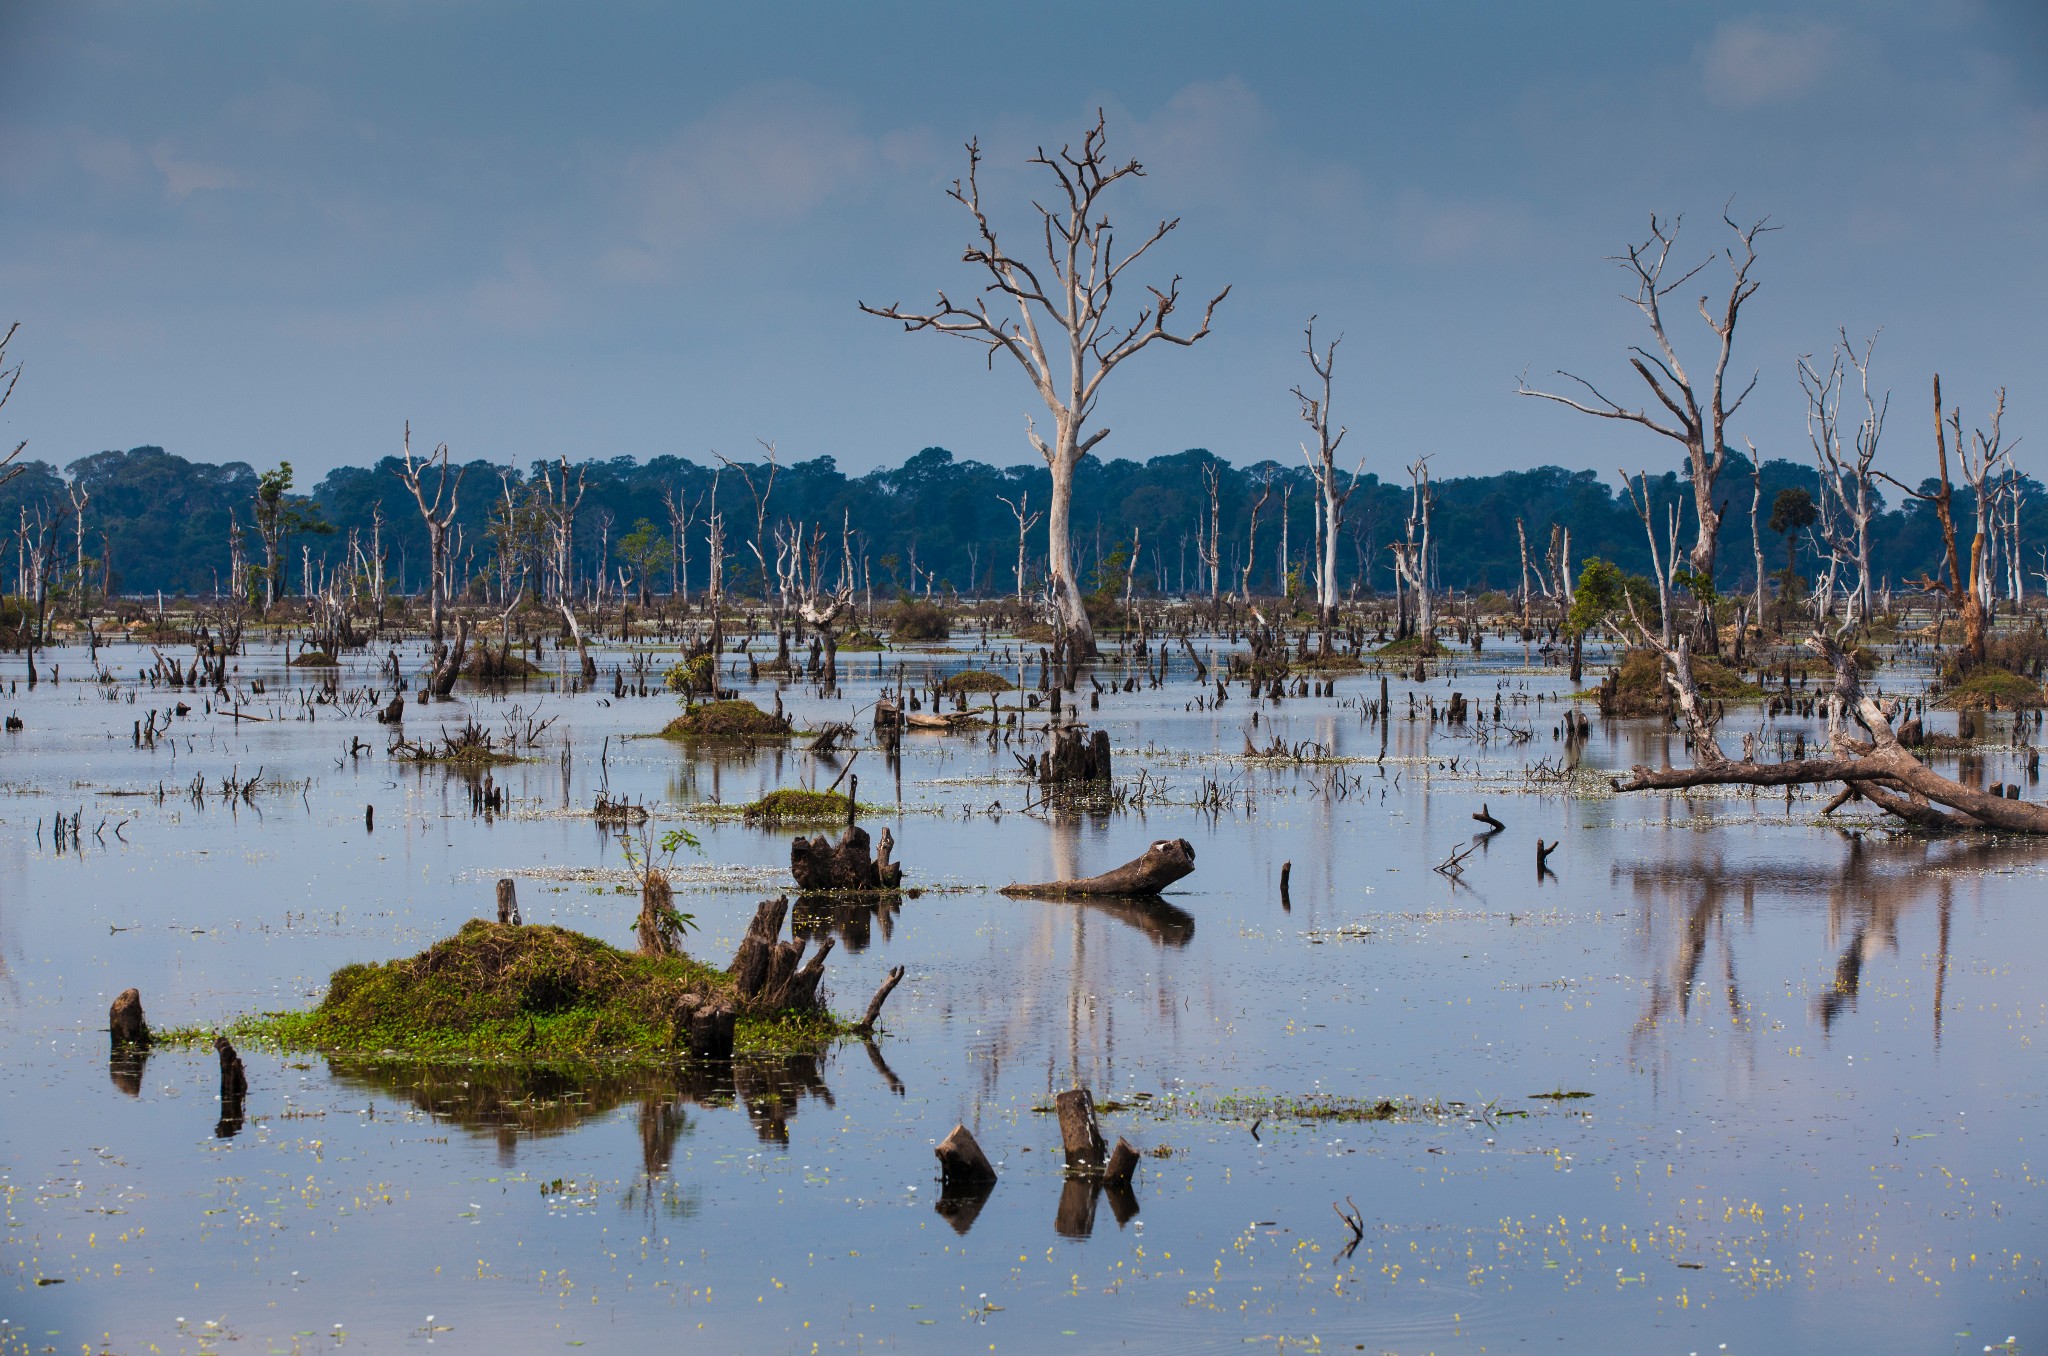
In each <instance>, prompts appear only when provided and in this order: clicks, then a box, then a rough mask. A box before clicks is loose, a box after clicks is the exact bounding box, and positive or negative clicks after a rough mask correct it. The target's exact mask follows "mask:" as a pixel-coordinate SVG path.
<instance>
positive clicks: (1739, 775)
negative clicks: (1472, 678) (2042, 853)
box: [1613, 633, 2048, 833]
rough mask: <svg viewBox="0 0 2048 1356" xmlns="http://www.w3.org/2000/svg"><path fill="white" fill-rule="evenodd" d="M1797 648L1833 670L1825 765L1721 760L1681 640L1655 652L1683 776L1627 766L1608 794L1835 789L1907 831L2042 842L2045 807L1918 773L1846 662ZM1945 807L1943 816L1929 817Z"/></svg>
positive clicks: (1885, 714) (1818, 645)
mask: <svg viewBox="0 0 2048 1356" xmlns="http://www.w3.org/2000/svg"><path fill="white" fill-rule="evenodd" d="M1807 644H1808V645H1810V646H1811V647H1812V648H1813V649H1814V650H1816V651H1817V652H1819V653H1820V654H1821V655H1822V656H1823V657H1824V658H1826V659H1827V661H1828V662H1829V664H1830V665H1831V666H1832V667H1833V668H1834V671H1835V683H1834V693H1833V696H1834V702H1833V703H1832V704H1831V705H1830V707H1829V709H1828V712H1827V714H1828V726H1829V736H1828V738H1829V744H1830V745H1831V746H1832V749H1833V752H1832V754H1831V755H1830V756H1825V757H1817V758H1794V759H1790V760H1787V761H1785V762H1781V763H1766V762H1761V761H1759V760H1758V759H1757V757H1756V756H1755V753H1754V752H1753V751H1746V752H1745V754H1744V756H1743V757H1742V758H1741V759H1731V758H1729V757H1728V756H1727V754H1726V753H1724V752H1723V751H1722V749H1721V745H1720V742H1719V740H1718V739H1717V738H1716V737H1715V734H1714V725H1715V722H1716V720H1717V719H1718V714H1717V712H1716V710H1715V708H1714V707H1713V706H1712V705H1711V704H1710V703H1707V702H1704V701H1703V700H1702V699H1701V697H1700V694H1699V686H1698V684H1697V683H1696V682H1694V680H1693V675H1692V663H1691V652H1690V642H1689V641H1688V640H1686V639H1683V638H1681V639H1680V640H1679V642H1678V644H1677V646H1676V648H1674V649H1670V650H1666V651H1665V662H1666V670H1665V679H1666V681H1667V682H1669V683H1670V685H1671V688H1672V692H1673V695H1674V697H1675V698H1676V699H1677V703H1678V707H1679V710H1680V711H1681V712H1682V713H1683V715H1684V716H1685V721H1686V728H1687V731H1688V733H1689V734H1690V737H1691V739H1690V742H1691V744H1692V747H1693V758H1694V763H1693V766H1691V767H1689V768H1668V767H1667V768H1647V767H1640V766H1639V767H1636V768H1635V769H1634V770H1633V771H1632V772H1631V773H1630V774H1629V776H1628V778H1627V779H1626V780H1624V779H1622V778H1618V777H1617V778H1615V779H1614V782H1613V785H1614V789H1615V790H1617V791H1676V790H1684V789H1685V788H1688V787H1694V786H1784V787H1792V786H1807V785H1816V784H1823V783H1827V782H1841V783H1843V784H1844V785H1845V786H1848V787H1850V788H1853V789H1854V790H1855V791H1856V792H1857V793H1858V794H1859V795H1861V796H1862V797H1863V798H1864V799H1866V800H1868V801H1870V802H1871V803H1872V804H1873V805H1876V806H1877V807H1878V808H1879V809H1881V810H1885V811H1887V812H1888V813H1890V814H1892V815H1894V816H1895V817H1897V818H1899V819H1903V820H1905V821H1906V822H1907V823H1909V824H1914V825H1918V826H1920V827H1922V828H1930V829H1976V830H1993V831H2000V832H2006V833H2048V806H2043V805H2037V804H2032V803H2030V802H2027V801H2020V800H2007V799H2006V798H2005V797H2004V796H2002V795H1993V794H1991V793H1990V792H1989V791H1984V790H1979V789H1977V788H1975V787H1970V786H1965V785H1963V784H1962V783H1961V782H1958V781H1954V780H1951V779H1950V778H1947V777H1944V776H1942V775H1941V774H1940V773H1938V772H1936V771H1934V770H1933V769H1932V768H1930V767H1928V766H1927V765H1926V764H1925V763H1923V762H1921V761H1920V760H1919V759H1918V758H1916V757H1914V756H1913V755H1912V754H1911V753H1910V752H1908V751H1907V750H1906V748H1905V746H1904V745H1903V744H1902V743H1900V741H1899V738H1898V735H1897V734H1896V733H1894V731H1893V729H1892V723H1891V722H1892V716H1893V714H1894V712H1895V711H1897V710H1898V709H1899V708H1898V707H1897V705H1896V704H1895V703H1892V702H1879V701H1877V700H1875V699H1874V698H1871V697H1868V696H1865V695H1864V693H1863V689H1862V684H1861V681H1860V679H1859V676H1858V674H1857V670H1856V661H1855V660H1854V658H1852V657H1851V656H1848V655H1845V654H1843V653H1842V650H1841V648H1840V647H1839V646H1837V645H1836V644H1835V642H1834V641H1833V640H1831V639H1830V638H1829V637H1827V636H1826V635H1822V634H1818V633H1816V634H1815V635H1813V636H1811V637H1810V638H1809V639H1808V641H1807ZM1844 715H1847V716H1849V717H1852V718H1854V720H1855V721H1856V722H1857V724H1859V725H1860V726H1861V727H1862V729H1863V730H1864V732H1865V733H1867V734H1868V735H1869V736H1870V738H1869V739H1868V740H1862V739H1857V738H1855V737H1854V736H1853V735H1851V734H1850V733H1849V730H1848V728H1847V727H1846V726H1845V725H1844V724H1843V722H1842V717H1843V716H1844ZM1939 807H1946V808H1939Z"/></svg>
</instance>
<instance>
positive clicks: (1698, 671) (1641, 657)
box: [1599, 650, 1763, 716]
mask: <svg viewBox="0 0 2048 1356" xmlns="http://www.w3.org/2000/svg"><path fill="white" fill-rule="evenodd" d="M1692 676H1693V681H1694V682H1696V683H1698V684H1699V689H1700V695H1701V696H1702V697H1706V698H1708V699H1710V700H1714V701H1747V700H1750V699H1752V698H1755V697H1760V696H1762V695H1763V689H1762V688H1760V687H1758V686H1757V685H1756V684H1754V683H1749V682H1745V681H1743V678H1742V675H1740V674H1738V673H1736V672H1735V670H1733V669H1731V668H1729V667H1728V666H1727V665H1726V664H1723V663H1721V662H1720V661H1718V660H1714V659H1708V658H1706V657H1705V656H1704V655H1695V656H1693V661H1692ZM1599 698H1600V710H1601V712H1602V713H1603V714H1605V715H1610V716H1655V715H1661V714H1663V712H1664V711H1665V710H1666V709H1667V708H1668V707H1669V706H1670V704H1671V700H1672V697H1671V688H1670V685H1669V684H1667V683H1666V682H1665V681H1664V657H1663V656H1662V655H1660V654H1658V653H1657V652H1656V651H1655V650H1630V651H1628V652H1627V653H1626V654H1624V655H1622V657H1621V664H1620V665H1619V667H1617V668H1616V669H1615V671H1614V672H1613V673H1611V674H1609V675H1608V676H1607V679H1606V681H1604V682H1602V683H1601V684H1600V692H1599Z"/></svg>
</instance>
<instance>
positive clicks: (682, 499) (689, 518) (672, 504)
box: [661, 488, 704, 599]
mask: <svg viewBox="0 0 2048 1356" xmlns="http://www.w3.org/2000/svg"><path fill="white" fill-rule="evenodd" d="M661 498H662V503H663V504H665V505H666V506H667V507H668V530H669V536H670V537H671V538H672V539H673V542H674V545H673V547H672V548H671V549H670V551H669V557H668V559H669V573H668V591H669V592H670V593H672V594H674V595H675V596H676V597H677V598H678V599H683V598H688V597H689V596H690V524H691V523H693V522H695V521H696V520H697V505H699V504H701V503H703V502H704V496H703V495H702V494H699V495H698V496H697V497H696V498H695V499H691V498H688V497H686V496H684V495H683V493H682V491H681V489H680V488H676V489H665V490H663V491H662V492H661Z"/></svg>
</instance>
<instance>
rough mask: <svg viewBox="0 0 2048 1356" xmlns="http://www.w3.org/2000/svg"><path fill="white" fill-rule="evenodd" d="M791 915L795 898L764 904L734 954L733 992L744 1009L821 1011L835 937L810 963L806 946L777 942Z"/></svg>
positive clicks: (822, 945)
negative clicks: (821, 984)
mask: <svg viewBox="0 0 2048 1356" xmlns="http://www.w3.org/2000/svg"><path fill="white" fill-rule="evenodd" d="M788 914H789V897H788V896H786V895H779V896H777V897H776V898H774V899H764V900H762V901H761V903H760V904H759V905H758V906H756V908H755V909H754V918H753V921H752V922H751V923H749V924H747V932H746V935H745V936H744V937H742V938H741V939H740V945H739V950H738V951H736V952H734V953H733V958H732V967H731V972H732V979H733V988H734V990H735V991H737V993H738V994H739V996H740V1000H741V1003H742V1005H743V1006H745V1007H747V1008H749V1009H751V1010H753V1011H756V1012H780V1011H783V1010H784V1009H787V1008H806V1009H810V1008H816V1007H818V1006H819V1001H818V984H819V981H821V980H823V979H824V977H825V958H826V957H827V956H829V955H831V954H832V939H831V938H830V937H827V938H825V939H824V940H822V941H820V942H819V943H818V949H817V950H816V951H815V952H813V953H812V955H811V958H810V959H809V960H805V959H804V941H803V939H802V938H798V939H797V940H795V941H789V942H784V941H779V940H777V939H778V938H779V937H780V936H781V934H782V922H783V919H784V918H786V917H787V916H788Z"/></svg>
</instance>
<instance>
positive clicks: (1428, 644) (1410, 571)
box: [1389, 457, 1436, 653]
mask: <svg viewBox="0 0 2048 1356" xmlns="http://www.w3.org/2000/svg"><path fill="white" fill-rule="evenodd" d="M1408 479H1409V481H1410V483H1411V486H1412V488H1413V491H1414V492H1413V495H1412V496H1411V498H1410V500H1409V509H1408V538H1407V540H1406V541H1397V542H1395V543H1394V544H1393V545H1392V546H1391V547H1390V548H1389V549H1391V550H1392V551H1393V553H1394V576H1395V578H1396V579H1397V580H1403V581H1406V583H1407V585H1408V589H1409V591H1410V592H1411V593H1413V594H1414V595H1415V634H1416V635H1418V636H1420V637H1422V648H1423V651H1424V652H1425V653H1428V652H1430V651H1433V650H1434V649H1435V648H1436V611H1435V606H1434V604H1433V602H1432V601H1431V598H1430V585H1431V582H1432V581H1431V577H1430V576H1431V574H1432V570H1431V568H1430V555H1429V526H1430V518H1431V517H1432V516H1433V514H1434V511H1435V509H1436V491H1435V490H1434V489H1432V488H1431V487H1430V483H1429V458H1428V457H1419V458H1417V459H1416V461H1415V464H1414V465H1413V466H1410V467H1409V468H1408Z"/></svg>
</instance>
